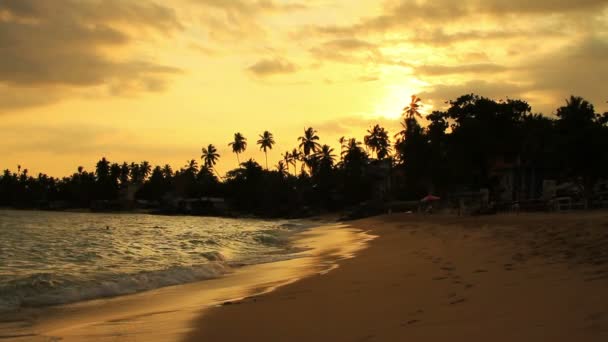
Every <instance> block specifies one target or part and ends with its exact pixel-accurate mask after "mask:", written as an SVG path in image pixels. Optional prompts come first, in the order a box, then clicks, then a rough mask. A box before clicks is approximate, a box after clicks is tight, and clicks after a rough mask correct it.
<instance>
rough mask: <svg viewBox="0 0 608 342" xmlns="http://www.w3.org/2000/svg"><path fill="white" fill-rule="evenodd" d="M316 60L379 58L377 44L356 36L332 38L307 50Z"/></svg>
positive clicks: (361, 60) (369, 59) (350, 60)
mask: <svg viewBox="0 0 608 342" xmlns="http://www.w3.org/2000/svg"><path fill="white" fill-rule="evenodd" d="M309 52H310V54H311V55H313V56H314V57H315V58H317V59H318V60H329V61H334V62H341V63H357V64H358V63H364V62H366V61H374V60H381V59H382V54H381V52H380V51H379V48H378V45H376V44H374V43H370V42H368V41H365V40H360V39H356V38H343V39H334V40H329V41H326V42H323V43H322V44H320V45H318V46H316V47H313V48H311V49H310V50H309Z"/></svg>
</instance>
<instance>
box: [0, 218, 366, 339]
mask: <svg viewBox="0 0 608 342" xmlns="http://www.w3.org/2000/svg"><path fill="white" fill-rule="evenodd" d="M311 224H312V226H310V227H309V228H307V229H305V230H304V231H300V232H297V233H295V234H294V235H293V236H292V237H291V243H292V245H293V247H294V248H297V249H299V250H301V252H299V253H297V254H298V255H297V257H296V258H293V259H287V260H282V261H276V262H269V263H262V264H254V265H247V266H242V267H235V268H233V270H232V271H231V272H229V273H228V274H226V275H224V276H221V277H219V278H215V279H208V280H203V281H199V282H194V283H188V284H182V285H177V286H169V287H163V288H159V289H154V290H150V291H146V292H140V293H136V294H131V295H124V296H118V297H112V298H102V299H94V300H89V301H83V302H77V303H72V304H65V305H59V306H51V307H42V308H27V309H22V310H20V311H19V312H18V313H12V314H8V315H7V314H3V315H2V316H0V317H1V319H0V339H4V338H9V339H10V338H15V339H17V340H19V341H48V340H49V339H61V340H62V341H87V340H92V339H93V340H96V341H97V340H99V341H104V340H111V341H115V340H117V339H118V340H120V339H121V338H123V337H124V338H125V339H128V338H126V336H137V339H141V340H146V341H174V340H180V339H182V338H183V336H185V334H186V331H188V330H189V322H190V321H192V320H194V319H195V318H196V317H197V316H198V315H199V314H200V312H201V310H202V311H203V312H204V311H205V310H207V309H209V308H210V307H213V306H218V305H230V304H233V303H237V302H239V301H240V300H242V299H244V298H250V297H252V296H257V295H260V294H262V293H267V292H269V291H273V290H274V289H276V288H278V287H281V286H285V285H286V284H289V283H292V282H295V281H297V280H299V279H301V278H304V277H308V276H311V275H314V274H319V273H326V272H329V271H330V270H331V269H333V268H334V267H336V263H337V261H338V260H340V259H343V258H351V257H353V254H354V253H355V252H356V251H358V250H359V249H362V248H365V244H366V242H367V241H368V240H369V239H371V237H370V236H368V235H366V234H365V233H364V232H361V231H359V230H355V229H352V228H347V227H344V226H343V225H341V224H336V223H333V224H328V223H320V222H314V221H311ZM159 325H162V326H163V329H162V331H157V327H158V326H159Z"/></svg>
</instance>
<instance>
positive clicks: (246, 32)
mask: <svg viewBox="0 0 608 342" xmlns="http://www.w3.org/2000/svg"><path fill="white" fill-rule="evenodd" d="M190 2H191V3H193V4H195V5H197V6H200V7H201V8H203V9H204V12H202V14H201V21H200V22H201V24H202V26H203V27H204V28H206V30H207V33H208V36H209V37H210V38H212V39H214V40H217V41H222V42H226V41H234V40H244V39H257V38H260V37H263V36H264V35H265V29H264V28H263V27H262V25H260V24H259V22H258V21H259V18H260V17H261V16H263V15H272V14H283V13H289V12H292V11H297V10H304V9H307V8H308V6H307V5H304V4H302V3H296V2H284V1H275V0H257V1H250V0H190Z"/></svg>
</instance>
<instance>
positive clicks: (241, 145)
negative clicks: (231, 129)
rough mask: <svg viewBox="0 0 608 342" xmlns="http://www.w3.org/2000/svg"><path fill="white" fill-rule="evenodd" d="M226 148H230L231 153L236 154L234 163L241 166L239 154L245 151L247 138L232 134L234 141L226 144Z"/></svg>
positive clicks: (239, 134)
mask: <svg viewBox="0 0 608 342" xmlns="http://www.w3.org/2000/svg"><path fill="white" fill-rule="evenodd" d="M228 146H232V152H234V153H236V161H237V162H238V163H239V165H241V160H240V159H239V154H240V153H243V152H245V150H246V149H247V138H245V137H244V136H243V135H242V134H241V133H234V141H233V142H231V143H230V144H228Z"/></svg>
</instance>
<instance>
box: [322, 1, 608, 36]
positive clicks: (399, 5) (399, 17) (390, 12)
mask: <svg viewBox="0 0 608 342" xmlns="http://www.w3.org/2000/svg"><path fill="white" fill-rule="evenodd" d="M606 8H608V2H607V1H606V0H582V1H570V0H537V1H529V0H486V1H477V0H468V1H467V0H465V1H453V0H432V1H430V0H429V1H418V0H402V1H389V2H387V5H386V6H385V9H384V13H382V14H380V15H378V16H376V17H371V18H365V19H362V20H361V21H360V22H358V23H355V24H353V25H345V26H335V25H334V26H331V25H330V26H322V27H318V28H317V31H318V32H320V33H323V34H330V35H350V36H352V35H357V34H362V33H363V34H365V33H372V32H385V31H389V30H394V29H403V28H408V29H415V28H417V27H420V26H421V25H422V26H424V25H428V24H438V23H441V24H445V23H448V22H454V21H465V23H470V22H478V20H479V19H480V16H491V17H494V18H507V17H510V16H512V15H520V16H521V15H544V16H548V15H554V14H571V13H581V12H587V13H595V12H596V11H598V10H602V9H606ZM510 19H513V18H510Z"/></svg>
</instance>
